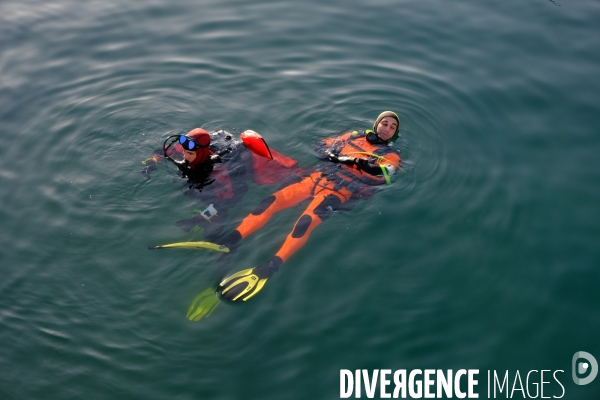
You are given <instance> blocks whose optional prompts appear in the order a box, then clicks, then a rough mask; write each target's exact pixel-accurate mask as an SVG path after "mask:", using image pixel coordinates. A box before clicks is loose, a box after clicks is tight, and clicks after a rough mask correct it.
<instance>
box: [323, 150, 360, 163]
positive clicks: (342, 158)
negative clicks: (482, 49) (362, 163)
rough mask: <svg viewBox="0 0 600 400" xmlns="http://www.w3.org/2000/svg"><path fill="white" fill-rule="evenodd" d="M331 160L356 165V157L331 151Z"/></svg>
mask: <svg viewBox="0 0 600 400" xmlns="http://www.w3.org/2000/svg"><path fill="white" fill-rule="evenodd" d="M329 160H330V161H331V162H334V163H342V164H346V165H354V163H355V162H356V158H354V157H348V156H339V155H337V154H334V153H329Z"/></svg>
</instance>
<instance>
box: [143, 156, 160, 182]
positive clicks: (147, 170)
mask: <svg viewBox="0 0 600 400" xmlns="http://www.w3.org/2000/svg"><path fill="white" fill-rule="evenodd" d="M156 170H157V167H156V161H154V160H149V161H147V162H146V166H145V167H144V169H143V170H142V175H144V178H146V179H150V173H151V172H152V171H156Z"/></svg>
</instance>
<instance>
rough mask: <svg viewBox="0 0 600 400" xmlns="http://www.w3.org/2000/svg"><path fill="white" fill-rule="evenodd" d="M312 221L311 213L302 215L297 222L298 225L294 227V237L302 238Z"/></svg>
mask: <svg viewBox="0 0 600 400" xmlns="http://www.w3.org/2000/svg"><path fill="white" fill-rule="evenodd" d="M311 222H312V218H311V217H310V215H303V216H301V217H300V219H299V220H298V222H297V223H296V227H295V228H294V231H293V232H292V237H293V238H294V239H298V238H301V237H302V236H304V234H305V233H306V230H307V229H308V227H309V226H310V223H311Z"/></svg>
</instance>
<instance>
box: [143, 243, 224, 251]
mask: <svg viewBox="0 0 600 400" xmlns="http://www.w3.org/2000/svg"><path fill="white" fill-rule="evenodd" d="M154 249H194V250H210V251H219V252H222V253H229V247H227V246H225V245H224V244H216V243H211V242H178V243H169V244H163V245H162V246H149V247H148V250H154Z"/></svg>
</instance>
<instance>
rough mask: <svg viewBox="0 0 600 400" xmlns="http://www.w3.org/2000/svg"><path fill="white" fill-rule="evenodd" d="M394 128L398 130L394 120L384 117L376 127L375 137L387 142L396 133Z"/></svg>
mask: <svg viewBox="0 0 600 400" xmlns="http://www.w3.org/2000/svg"><path fill="white" fill-rule="evenodd" d="M396 128H398V122H397V121H396V118H393V117H384V118H383V119H382V120H381V121H379V125H377V136H379V137H380V138H381V139H382V140H389V139H391V138H392V136H394V133H396Z"/></svg>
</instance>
